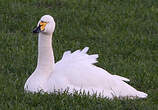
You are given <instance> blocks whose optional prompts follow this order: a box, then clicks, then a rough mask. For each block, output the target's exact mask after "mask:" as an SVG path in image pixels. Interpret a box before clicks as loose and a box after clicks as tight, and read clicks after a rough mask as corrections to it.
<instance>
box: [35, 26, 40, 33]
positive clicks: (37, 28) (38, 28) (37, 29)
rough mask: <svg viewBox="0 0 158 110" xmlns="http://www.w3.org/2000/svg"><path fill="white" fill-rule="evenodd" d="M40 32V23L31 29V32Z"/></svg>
mask: <svg viewBox="0 0 158 110" xmlns="http://www.w3.org/2000/svg"><path fill="white" fill-rule="evenodd" d="M39 32H41V29H40V25H39V26H38V27H36V28H35V29H34V30H33V33H39Z"/></svg>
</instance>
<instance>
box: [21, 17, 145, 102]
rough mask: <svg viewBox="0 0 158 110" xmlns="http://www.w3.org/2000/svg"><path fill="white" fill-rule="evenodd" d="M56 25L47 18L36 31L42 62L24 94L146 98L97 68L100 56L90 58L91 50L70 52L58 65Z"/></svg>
mask: <svg viewBox="0 0 158 110" xmlns="http://www.w3.org/2000/svg"><path fill="white" fill-rule="evenodd" d="M54 30H55V21H54V19H53V17H52V16H50V15H44V16H42V17H41V19H40V20H39V22H38V24H37V28H35V30H34V31H33V32H34V33H38V61H37V67H36V69H35V71H34V72H33V73H32V74H31V76H30V77H29V78H28V79H27V81H26V83H25V86H24V90H25V91H27V92H32V93H37V92H40V91H44V92H47V93H52V92H54V90H66V89H67V88H69V91H70V93H73V91H74V90H75V91H81V92H85V93H86V94H90V95H93V94H94V93H95V94H97V96H98V95H101V96H103V97H106V98H109V99H113V98H114V97H117V98H120V97H123V98H124V97H128V98H132V99H133V98H146V97H147V94H146V93H144V92H141V91H138V90H136V89H135V88H133V87H132V86H130V85H129V84H127V83H126V81H129V79H127V78H125V77H121V76H118V75H112V74H110V73H108V72H107V71H106V70H104V69H102V68H100V67H97V66H95V65H94V64H95V63H97V58H98V55H97V54H93V55H88V54H87V51H88V49H89V48H88V47H85V48H84V49H82V50H76V51H75V52H72V53H71V51H66V52H64V54H63V57H62V59H61V60H60V61H58V62H56V63H55V61H54V54H53V49H52V35H53V32H54Z"/></svg>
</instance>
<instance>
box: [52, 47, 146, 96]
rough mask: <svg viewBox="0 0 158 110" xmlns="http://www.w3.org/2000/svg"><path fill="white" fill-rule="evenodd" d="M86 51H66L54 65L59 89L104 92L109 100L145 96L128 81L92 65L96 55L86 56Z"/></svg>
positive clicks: (86, 48)
mask: <svg viewBox="0 0 158 110" xmlns="http://www.w3.org/2000/svg"><path fill="white" fill-rule="evenodd" d="M87 51H88V47H85V48H84V49H83V50H77V51H75V52H73V53H71V52H70V51H67V52H65V53H64V55H63V57H62V59H61V60H60V61H59V62H57V63H56V64H55V68H54V73H53V74H54V77H56V79H61V78H62V80H61V81H60V85H61V87H62V85H64V84H65V85H64V87H65V86H69V87H70V88H75V89H84V90H87V91H90V92H93V91H94V92H96V91H97V92H98V91H99V92H103V91H104V96H107V97H110V98H112V97H113V95H114V96H117V97H119V96H138V97H146V96H147V95H146V94H145V93H140V92H139V91H137V90H136V89H134V88H133V87H131V86H130V85H128V84H127V83H125V82H124V81H129V79H127V78H124V77H121V76H118V75H111V74H110V73H108V72H107V71H106V70H104V69H102V68H99V67H97V66H95V65H93V64H94V63H96V62H97V58H98V55H97V54H94V55H88V54H87ZM53 74H52V77H53ZM55 75H56V76H55ZM52 79H53V78H52ZM57 85H58V84H57ZM62 88H63V87H62Z"/></svg>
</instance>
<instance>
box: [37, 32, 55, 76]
mask: <svg viewBox="0 0 158 110" xmlns="http://www.w3.org/2000/svg"><path fill="white" fill-rule="evenodd" d="M53 67H54V55H53V49H52V35H46V34H42V33H39V37H38V62H37V68H36V70H38V72H39V71H40V72H41V73H42V74H50V72H52V71H53Z"/></svg>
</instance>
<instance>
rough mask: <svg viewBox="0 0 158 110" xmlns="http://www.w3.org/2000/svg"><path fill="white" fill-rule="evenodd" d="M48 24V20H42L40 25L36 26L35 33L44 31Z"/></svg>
mask: <svg viewBox="0 0 158 110" xmlns="http://www.w3.org/2000/svg"><path fill="white" fill-rule="evenodd" d="M46 25H47V22H43V21H41V22H40V23H39V26H38V27H36V28H35V29H34V30H33V33H39V32H42V31H44V30H45V27H46Z"/></svg>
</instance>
